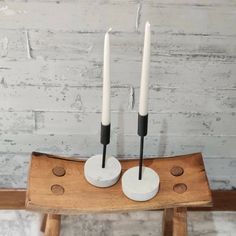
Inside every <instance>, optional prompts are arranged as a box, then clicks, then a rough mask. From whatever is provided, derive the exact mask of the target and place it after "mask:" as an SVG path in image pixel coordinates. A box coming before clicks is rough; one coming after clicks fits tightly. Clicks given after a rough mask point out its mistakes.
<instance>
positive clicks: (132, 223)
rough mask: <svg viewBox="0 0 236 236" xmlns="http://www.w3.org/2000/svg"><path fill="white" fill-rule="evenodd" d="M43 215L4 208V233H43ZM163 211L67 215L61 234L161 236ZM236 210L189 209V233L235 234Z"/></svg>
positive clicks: (0, 232)
mask: <svg viewBox="0 0 236 236" xmlns="http://www.w3.org/2000/svg"><path fill="white" fill-rule="evenodd" d="M40 219H41V216H40V215H39V214H35V213H29V212H26V211H1V212H0V236H40V235H42V234H40V233H39V225H40ZM161 221H162V213H161V212H134V213H123V214H94V215H91V214H87V215H80V216H64V217H63V218H62V231H61V236H154V235H155V236H157V235H160V236H161ZM235 222H236V212H189V213H188V231H189V236H200V235H207V236H219V235H220V236H233V235H235V232H236V223H235Z"/></svg>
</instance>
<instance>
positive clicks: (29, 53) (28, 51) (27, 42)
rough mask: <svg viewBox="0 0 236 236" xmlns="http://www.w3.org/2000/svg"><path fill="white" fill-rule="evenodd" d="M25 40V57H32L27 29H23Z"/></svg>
mask: <svg viewBox="0 0 236 236" xmlns="http://www.w3.org/2000/svg"><path fill="white" fill-rule="evenodd" d="M25 40H26V50H27V57H28V59H32V55H31V47H30V40H29V32H28V30H25Z"/></svg>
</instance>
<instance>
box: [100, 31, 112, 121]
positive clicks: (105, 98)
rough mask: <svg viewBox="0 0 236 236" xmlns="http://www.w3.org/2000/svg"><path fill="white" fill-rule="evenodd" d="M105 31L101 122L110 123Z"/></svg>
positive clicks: (108, 63) (108, 67) (107, 57)
mask: <svg viewBox="0 0 236 236" xmlns="http://www.w3.org/2000/svg"><path fill="white" fill-rule="evenodd" d="M110 31H111V29H109V30H108V31H107V33H106V34H105V39H104V58H103V94H102V124H103V125H109V124H110V90H111V88H110V87H111V85H110V35H109V32H110Z"/></svg>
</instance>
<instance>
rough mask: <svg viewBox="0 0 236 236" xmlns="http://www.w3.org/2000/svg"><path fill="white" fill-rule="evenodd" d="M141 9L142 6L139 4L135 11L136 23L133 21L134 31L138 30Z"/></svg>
mask: <svg viewBox="0 0 236 236" xmlns="http://www.w3.org/2000/svg"><path fill="white" fill-rule="evenodd" d="M141 7H142V4H141V3H139V4H138V9H137V15H136V21H135V29H136V31H138V30H139V25H140V18H141Z"/></svg>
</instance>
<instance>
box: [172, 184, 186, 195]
mask: <svg viewBox="0 0 236 236" xmlns="http://www.w3.org/2000/svg"><path fill="white" fill-rule="evenodd" d="M173 190H174V191H175V192H176V193H184V192H186V190H187V185H186V184H183V183H179V184H175V185H174V187H173Z"/></svg>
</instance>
